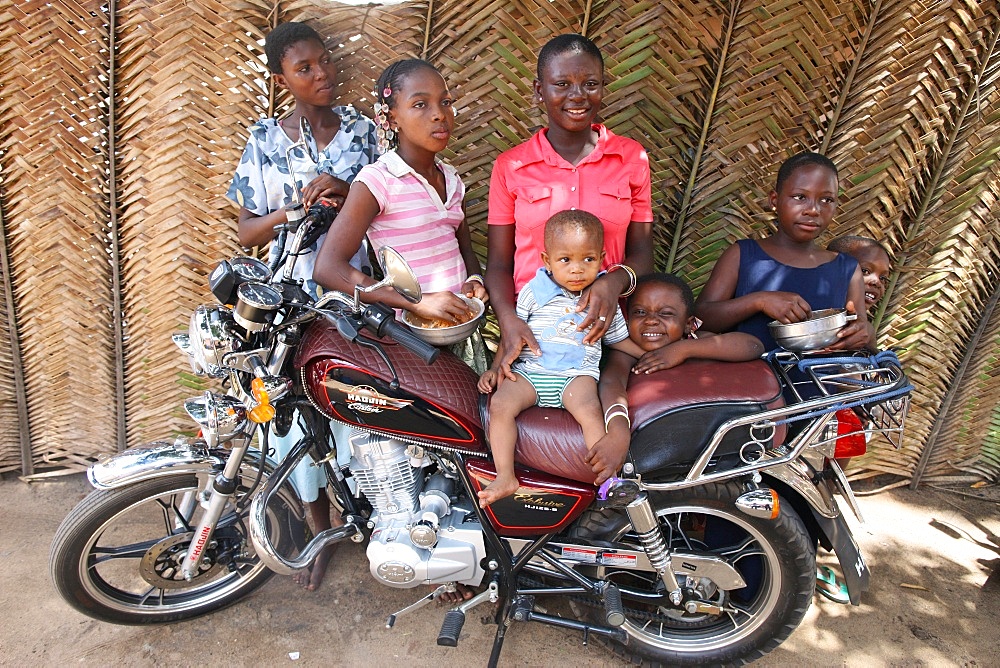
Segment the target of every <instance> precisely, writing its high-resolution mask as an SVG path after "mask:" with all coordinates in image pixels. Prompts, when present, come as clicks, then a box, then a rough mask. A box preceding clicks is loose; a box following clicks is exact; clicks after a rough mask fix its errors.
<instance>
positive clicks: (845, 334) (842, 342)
mask: <svg viewBox="0 0 1000 668" xmlns="http://www.w3.org/2000/svg"><path fill="white" fill-rule="evenodd" d="M847 312H848V313H855V309H854V302H850V301H849V302H847ZM874 345H875V327H874V326H873V325H872V324H871V323H870V322H868V321H867V320H866V319H865V318H863V317H859V318H858V319H857V320H854V321H853V322H849V323H847V324H846V325H844V326H843V327H841V328H840V329H839V330H838V331H837V340H836V341H835V342H834V343H832V344H830V345H829V346H828V347H827V350H861V349H862V348H874Z"/></svg>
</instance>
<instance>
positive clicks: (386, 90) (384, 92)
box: [382, 84, 392, 100]
mask: <svg viewBox="0 0 1000 668" xmlns="http://www.w3.org/2000/svg"><path fill="white" fill-rule="evenodd" d="M391 95H392V89H391V88H389V84H386V86H385V88H383V89H382V99H384V100H388V99H389V97H390V96H391Z"/></svg>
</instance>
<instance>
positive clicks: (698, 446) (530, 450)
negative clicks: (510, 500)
mask: <svg viewBox="0 0 1000 668" xmlns="http://www.w3.org/2000/svg"><path fill="white" fill-rule="evenodd" d="M628 398H629V417H630V419H631V422H632V443H631V446H630V449H629V456H630V459H631V460H632V462H633V464H635V466H636V470H637V471H638V472H639V473H642V474H652V473H657V472H660V471H663V470H665V469H668V468H669V467H671V466H673V465H676V464H681V463H690V462H691V461H693V460H694V459H695V458H696V457H697V456H698V455H699V454H700V453H701V452H702V450H703V449H704V448H705V446H706V445H707V444H708V443H709V441H710V439H711V437H712V435H713V434H714V433H715V430H716V428H717V427H718V426H719V425H720V424H722V423H723V422H725V421H726V420H729V419H731V418H733V417H737V416H742V415H749V414H752V413H758V412H760V411H763V410H767V409H768V408H774V407H778V406H781V405H783V400H782V396H781V386H780V384H779V383H778V379H777V377H776V376H775V375H774V373H773V372H772V371H771V367H770V366H769V365H768V364H767V363H766V362H764V361H762V360H753V361H750V362H717V361H712V360H688V361H687V362H685V363H684V364H681V365H679V366H677V367H675V368H673V369H666V370H664V371H657V372H656V373H652V374H647V375H641V376H631V377H630V378H629V384H628ZM483 413H484V423H483V427H484V429H485V430H486V431H487V433H488V431H489V411H488V410H486V411H483ZM736 432H739V433H736ZM517 435H518V440H517V449H516V452H515V459H516V461H517V462H518V463H519V464H521V465H522V466H527V467H530V468H533V469H537V470H540V471H544V472H546V473H551V474H553V475H558V476H562V477H565V478H570V479H571V480H576V481H578V482H587V483H593V482H594V473H593V471H592V470H591V469H590V467H589V466H588V465H587V464H586V463H585V461H584V457H585V456H586V454H587V447H586V444H585V443H584V441H583V431H582V430H581V429H580V425H579V424H577V422H576V420H574V419H573V417H572V416H571V415H570V414H569V412H568V411H565V410H562V409H557V408H539V407H537V406H535V407H532V408H529V409H528V410H526V411H524V412H523V413H521V415H520V416H519V417H518V420H517ZM783 435H784V434H783V431H779V433H777V434H775V435H774V436H775V437H776V438H777V440H778V442H780V440H781V438H783ZM747 440H748V438H747V430H734V431H733V432H730V434H729V435H728V436H727V438H726V439H725V440H724V441H723V445H722V446H721V447H720V449H719V454H720V455H725V454H731V453H733V452H735V451H736V450H738V448H739V446H740V445H742V444H743V443H744V442H746V441H747ZM736 441H738V443H736Z"/></svg>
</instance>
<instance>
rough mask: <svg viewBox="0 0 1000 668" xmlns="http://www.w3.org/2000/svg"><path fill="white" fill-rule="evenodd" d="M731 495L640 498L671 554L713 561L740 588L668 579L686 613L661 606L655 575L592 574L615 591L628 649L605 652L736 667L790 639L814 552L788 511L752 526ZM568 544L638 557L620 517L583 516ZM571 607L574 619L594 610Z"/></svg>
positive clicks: (713, 491) (727, 491)
mask: <svg viewBox="0 0 1000 668" xmlns="http://www.w3.org/2000/svg"><path fill="white" fill-rule="evenodd" d="M741 492H742V490H741V489H740V487H739V486H738V485H736V484H734V483H724V484H712V485H704V486H700V487H696V488H693V489H686V490H682V491H679V492H665V493H655V492H654V493H651V494H650V495H649V499H650V502H651V503H652V505H653V508H654V510H655V511H656V514H657V516H658V517H659V520H660V528H661V530H662V532H663V536H664V539H665V540H666V542H667V545H668V547H669V548H670V549H671V550H672V551H680V552H695V553H702V554H705V553H710V554H713V555H715V556H717V557H720V558H722V559H724V560H725V561H726V562H727V563H729V564H730V565H731V566H733V567H734V568H735V569H736V570H737V571H739V573H740V575H741V576H742V577H743V580H744V581H745V582H746V586H745V587H743V588H741V589H736V590H731V591H727V590H725V589H722V588H721V587H719V586H718V585H716V583H714V582H712V581H711V580H710V579H708V578H698V579H694V578H690V577H687V576H686V574H685V573H683V572H677V577H678V580H679V582H680V584H681V588H682V590H683V591H684V598H685V602H688V601H692V602H697V606H695V605H693V604H692V605H691V606H690V607H691V608H692V609H694V608H696V607H697V609H696V610H693V611H688V610H685V609H683V608H680V607H678V606H674V605H672V604H671V603H670V601H669V600H668V599H667V597H666V595H665V592H664V587H663V584H662V582H661V581H660V578H659V576H658V575H657V574H656V573H653V572H644V571H634V570H620V569H615V568H613V567H608V566H605V567H601V568H600V569H599V570H598V571H597V573H596V575H597V576H598V577H600V578H602V579H607V580H609V581H612V582H614V583H616V584H617V585H618V587H619V588H620V590H621V592H622V599H623V603H624V606H625V615H626V621H625V623H624V625H623V626H622V628H623V630H624V631H625V632H626V634H627V635H628V640H627V642H626V643H625V644H624V645H619V644H616V643H611V649H612V650H613V651H615V652H616V653H619V654H623V655H625V656H627V657H630V658H631V659H632V660H636V661H639V662H651V663H654V664H656V663H663V664H667V665H703V664H733V663H736V664H739V663H745V662H750V661H753V660H756V659H758V658H760V657H762V656H764V655H765V654H767V653H768V652H770V651H771V650H773V649H774V648H775V647H777V646H778V645H779V644H780V643H781V642H782V641H783V640H784V639H785V638H787V637H788V635H789V634H790V633H791V632H792V631H793V630H795V627H796V626H798V624H799V622H800V621H802V617H803V616H804V615H805V613H806V611H807V610H808V608H809V604H810V602H811V600H812V595H813V590H814V587H815V581H816V553H815V544H814V542H813V541H812V540H811V539H810V537H809V532H808V531H807V530H806V528H805V526H804V525H803V523H802V520H801V519H800V518H799V516H798V515H797V514H796V513H795V511H794V510H793V509H792V508H791V506H790V505H789V504H782V505H781V513H780V515H779V516H778V518H777V519H775V520H765V519H759V518H754V517H750V516H748V515H745V514H744V513H742V512H741V511H740V510H738V509H737V508H736V506H735V505H734V503H733V502H734V501H735V499H736V498H737V497H738V496H739V495H740V493H741ZM575 535H576V536H577V537H579V538H586V539H588V540H599V541H610V542H611V543H617V544H624V545H627V546H628V547H629V548H630V549H636V548H638V547H639V541H638V538H637V537H636V535H635V533H634V531H633V529H632V526H631V524H630V523H629V521H628V518H627V516H626V515H625V514H624V512H622V511H611V510H603V511H590V513H589V514H587V515H584V516H583V517H582V518H581V521H580V522H579V524H578V525H577V529H576V531H575ZM640 549H641V548H640ZM679 570H680V569H676V568H675V571H679ZM574 607H575V608H576V612H577V614H579V615H585V614H593V613H594V611H595V610H596V609H597V608H596V606H595V605H591V606H586V609H585V606H582V605H581V604H580V603H575V604H574ZM600 612H601V613H602V614H603V608H601V609H600Z"/></svg>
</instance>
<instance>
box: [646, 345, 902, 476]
mask: <svg viewBox="0 0 1000 668" xmlns="http://www.w3.org/2000/svg"><path fill="white" fill-rule="evenodd" d="M767 361H768V363H769V364H770V365H771V368H772V369H773V370H774V372H775V373H776V374H777V376H778V378H779V379H780V380H781V382H782V384H783V385H784V388H785V392H786V396H787V398H788V399H789V400H791V401H794V402H795V403H794V404H793V405H791V406H784V407H781V408H775V409H772V410H767V411H762V412H760V413H754V414H751V415H745V416H742V417H738V418H733V419H731V420H728V421H726V422H724V423H723V424H722V425H720V426H719V428H718V429H717V430H716V431H715V433H714V434H713V436H712V439H711V441H710V442H709V443H708V445H707V446H706V447H705V449H704V450H703V451H702V452H701V454H700V455H699V456H698V458H697V459H696V460H695V461H694V462H693V463H692V464H691V466H690V468H689V469H688V471H687V473H686V474H685V475H684V477H683V479H681V480H675V481H671V482H655V483H654V482H645V481H643V482H642V483H641V485H642V487H643V488H644V489H647V490H654V491H668V490H675V489H683V488H685V487H693V486H695V485H701V484H704V483H707V482H712V481H714V480H720V479H729V478H732V477H734V476H739V475H745V474H749V473H753V472H755V471H759V470H761V469H765V468H770V467H772V466H780V465H782V464H785V463H787V462H789V461H791V460H793V459H795V458H797V457H798V456H799V455H800V454H801V452H802V451H803V449H805V448H806V446H810V447H813V446H816V445H822V444H824V443H829V442H832V441H833V440H835V438H836V436H834V437H832V438H821V435H822V434H823V430H824V428H825V427H826V426H827V424H828V423H829V422H830V420H831V419H832V418H833V417H834V414H835V413H836V412H837V411H839V410H843V409H845V408H850V409H854V410H855V411H856V412H858V414H859V416H861V422H862V424H863V425H864V428H863V429H862V430H861V431H863V432H864V433H865V434H866V436H869V437H870V436H871V435H873V434H876V433H877V434H882V435H883V436H884V437H885V438H886V439H887V440H888V441H889V443H890V444H892V445H893V446H894V447H899V444H900V441H901V439H902V433H903V426H904V423H905V421H906V414H907V411H908V409H909V405H910V396H909V395H910V393H911V392H912V391H913V385H912V384H910V381H909V380H908V379H907V377H906V375H905V374H904V373H903V369H902V367H901V366H900V364H899V359H898V358H897V357H896V354H895V353H894V352H892V351H888V350H887V351H882V352H880V353H877V354H875V355H866V354H862V353H857V354H854V355H845V354H843V353H839V354H837V355H836V356H831V355H829V354H823V355H816V354H811V355H810V354H807V353H796V352H791V351H786V350H781V349H779V350H776V351H773V352H771V353H769V354H768V356H767ZM803 420H813V422H811V423H809V424H808V425H807V426H806V427H805V428H804V429H803V430H802V431H801V432H799V433H798V434H796V435H795V436H794V437H793V438H792V439H791V441H790V442H788V443H785V444H782V445H779V446H776V447H775V446H772V445H771V444H769V443H768V440H769V437H768V435H770V434H773V433H775V430H776V429H777V427H778V426H780V425H788V424H792V423H795V422H799V421H803ZM739 427H749V428H750V434H751V441H748V442H747V443H746V444H745V445H744V447H745V448H746V447H747V446H751V447H749V448H748V451H753V450H755V449H756V451H757V452H762V454H761V455H760V456H759V458H757V459H755V460H753V461H746V460H744V459H741V461H739V462H736V463H735V465H734V466H731V467H728V468H721V469H720V468H719V466H718V464H717V462H716V464H715V465H713V468H712V470H710V471H707V469H709V467H710V464H713V458H714V457H715V456H716V453H717V451H718V449H719V446H720V444H721V443H722V441H723V438H724V437H725V435H726V434H727V433H728V432H729V431H731V430H733V429H736V428H739ZM855 433H860V432H855ZM758 435H760V437H761V438H760V440H759V441H758ZM844 435H845V434H840V436H844ZM765 437H768V438H765ZM753 446H756V448H755V447H753ZM830 456H832V454H831V455H830Z"/></svg>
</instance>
